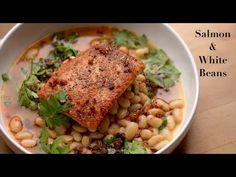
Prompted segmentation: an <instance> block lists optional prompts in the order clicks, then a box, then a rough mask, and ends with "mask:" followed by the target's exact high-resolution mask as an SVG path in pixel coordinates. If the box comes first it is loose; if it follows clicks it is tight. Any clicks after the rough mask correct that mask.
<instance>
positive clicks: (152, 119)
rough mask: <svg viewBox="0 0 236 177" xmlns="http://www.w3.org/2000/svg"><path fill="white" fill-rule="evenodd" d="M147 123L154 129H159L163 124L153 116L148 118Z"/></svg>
mask: <svg viewBox="0 0 236 177" xmlns="http://www.w3.org/2000/svg"><path fill="white" fill-rule="evenodd" d="M147 123H148V124H149V125H150V126H152V127H153V128H158V127H160V126H161V124H162V119H159V118H157V117H155V116H153V115H148V116H147Z"/></svg>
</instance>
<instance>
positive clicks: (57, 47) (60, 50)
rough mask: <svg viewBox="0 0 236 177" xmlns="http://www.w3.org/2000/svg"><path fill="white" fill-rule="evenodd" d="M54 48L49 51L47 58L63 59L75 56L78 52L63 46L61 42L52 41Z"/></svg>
mask: <svg viewBox="0 0 236 177" xmlns="http://www.w3.org/2000/svg"><path fill="white" fill-rule="evenodd" d="M52 45H53V46H54V49H53V50H52V51H50V53H49V56H48V58H49V59H51V60H56V61H58V60H59V61H61V62H62V61H64V60H65V59H66V58H68V57H71V56H77V55H78V54H79V52H78V51H77V50H75V49H73V48H70V47H66V46H64V44H63V43H58V42H54V43H52Z"/></svg>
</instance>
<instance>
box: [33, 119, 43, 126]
mask: <svg viewBox="0 0 236 177" xmlns="http://www.w3.org/2000/svg"><path fill="white" fill-rule="evenodd" d="M34 124H35V125H37V126H39V127H43V126H44V125H45V121H44V120H43V119H42V118H41V117H36V118H35V120H34Z"/></svg>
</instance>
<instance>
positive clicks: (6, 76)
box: [2, 73, 10, 82]
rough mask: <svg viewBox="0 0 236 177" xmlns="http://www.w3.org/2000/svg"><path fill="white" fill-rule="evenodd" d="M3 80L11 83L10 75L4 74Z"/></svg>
mask: <svg viewBox="0 0 236 177" xmlns="http://www.w3.org/2000/svg"><path fill="white" fill-rule="evenodd" d="M2 80H3V81H4V82H6V81H9V80H10V77H9V75H8V74H7V73H3V74H2Z"/></svg>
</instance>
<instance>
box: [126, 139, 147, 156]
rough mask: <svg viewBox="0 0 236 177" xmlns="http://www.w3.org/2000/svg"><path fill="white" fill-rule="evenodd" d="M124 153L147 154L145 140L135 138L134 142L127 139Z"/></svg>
mask: <svg viewBox="0 0 236 177" xmlns="http://www.w3.org/2000/svg"><path fill="white" fill-rule="evenodd" d="M124 154H147V150H146V149H145V147H144V144H143V142H141V141H137V140H133V141H132V142H129V141H127V140H126V141H125V143H124Z"/></svg>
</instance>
